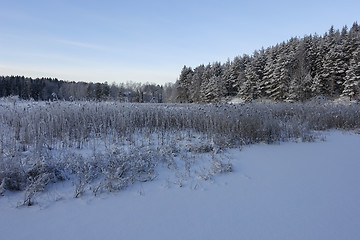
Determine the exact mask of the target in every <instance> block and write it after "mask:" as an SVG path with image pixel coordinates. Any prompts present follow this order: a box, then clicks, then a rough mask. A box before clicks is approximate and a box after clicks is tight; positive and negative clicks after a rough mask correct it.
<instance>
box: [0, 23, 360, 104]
mask: <svg viewBox="0 0 360 240" xmlns="http://www.w3.org/2000/svg"><path fill="white" fill-rule="evenodd" d="M359 95H360V27H359V25H358V24H357V23H356V22H355V23H354V24H353V25H352V27H351V28H350V29H348V27H346V26H345V27H343V28H342V29H341V30H338V29H334V27H331V28H330V29H329V31H328V32H326V33H325V34H324V35H323V36H319V35H317V34H315V35H309V36H305V37H303V38H297V37H294V38H291V39H290V40H288V41H286V42H282V43H280V44H277V45H276V46H271V47H268V48H266V49H264V48H262V49H260V50H256V51H254V53H253V55H246V54H244V55H243V56H236V57H235V58H234V59H233V60H232V61H231V60H230V59H229V60H228V61H227V62H226V63H221V62H214V63H212V64H211V63H209V64H207V65H204V64H201V65H199V66H197V67H195V68H192V67H188V66H184V67H183V68H182V70H181V73H180V76H179V78H178V79H177V81H176V83H175V84H172V83H169V84H165V85H164V86H161V85H157V84H139V83H126V84H123V83H122V84H111V85H109V84H108V83H107V82H105V83H86V82H68V81H63V80H58V79H56V78H36V79H32V78H28V77H24V76H0V97H8V96H19V97H20V98H21V99H25V100H28V99H33V100H36V101H39V100H46V101H47V100H96V101H104V100H112V101H121V102H154V103H162V102H181V103H214V102H220V101H228V100H231V99H232V98H240V99H242V100H243V101H245V102H251V101H253V100H272V101H301V102H303V101H307V100H310V99H313V98H316V97H321V98H325V99H330V100H332V99H336V98H339V97H346V98H348V99H350V100H359V97H360V96H359Z"/></svg>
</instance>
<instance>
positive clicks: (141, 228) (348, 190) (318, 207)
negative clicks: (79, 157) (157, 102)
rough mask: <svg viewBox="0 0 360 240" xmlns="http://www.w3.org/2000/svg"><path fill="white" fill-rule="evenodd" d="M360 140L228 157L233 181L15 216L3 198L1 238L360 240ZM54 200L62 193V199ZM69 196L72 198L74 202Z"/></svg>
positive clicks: (166, 181)
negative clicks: (231, 165) (231, 167)
mask: <svg viewBox="0 0 360 240" xmlns="http://www.w3.org/2000/svg"><path fill="white" fill-rule="evenodd" d="M359 146H360V135H359V134H354V133H341V132H338V131H333V132H328V133H326V141H319V142H315V143H281V144H279V145H264V144H257V145H253V146H248V147H245V148H243V149H242V151H240V150H238V149H233V150H229V151H227V153H226V155H227V156H228V157H229V159H230V160H231V162H232V164H233V170H234V172H232V173H226V174H220V175H217V176H215V177H214V178H212V180H208V181H202V180H198V179H193V180H192V181H187V182H185V183H184V185H183V187H178V186H177V185H176V184H174V182H173V180H174V179H172V178H171V176H169V175H166V173H165V172H160V173H159V177H158V178H157V179H156V180H154V181H153V182H149V183H138V184H134V185H133V186H132V187H129V188H128V189H126V190H124V191H122V192H119V193H110V194H102V195H100V196H99V197H94V196H92V195H90V194H89V195H85V196H83V197H81V198H79V199H74V198H71V197H66V195H65V197H60V196H63V195H61V194H56V192H59V193H60V192H61V193H62V194H64V193H66V191H69V192H70V191H71V190H69V189H70V188H71V187H70V186H69V184H70V183H61V184H58V185H56V186H55V187H54V188H55V191H52V193H49V194H48V195H46V194H45V193H44V196H43V197H44V198H46V197H47V198H48V199H49V201H48V204H39V205H35V206H32V207H15V206H16V204H14V199H18V198H19V194H21V193H17V194H13V195H6V196H5V197H1V198H0V213H1V215H0V236H1V239H6V240H12V239H16V240H20V239H26V240H28V239H277V240H278V239H307V240H311V239H327V240H331V239H334V240H335V239H336V240H338V239H354V240H355V239H360V204H359V199H360V187H359V183H360V174H359V172H360V157H359ZM54 192H55V193H54ZM69 196H72V195H71V194H70V193H69Z"/></svg>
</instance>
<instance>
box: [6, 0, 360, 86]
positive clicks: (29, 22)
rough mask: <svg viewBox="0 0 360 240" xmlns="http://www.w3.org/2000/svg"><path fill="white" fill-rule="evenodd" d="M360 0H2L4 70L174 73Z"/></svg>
mask: <svg viewBox="0 0 360 240" xmlns="http://www.w3.org/2000/svg"><path fill="white" fill-rule="evenodd" d="M359 9H360V1H358V0H357V1H355V0H352V1H350V0H343V1H332V0H330V1H329V0H328V1H322V0H321V1H314V0H313V1H309V0H303V1H280V0H274V1H256V0H251V1H246V0H245V1H243V0H238V1H235V0H223V1H214V0H206V1H205V0H198V1H195V0H192V1H189V0H183V1H169V0H167V1H165V0H152V1H144V0H137V1H122V0H118V1H116V0H103V1H98V0H96V1H95V0H86V1H85V0H32V1H28V0H0V75H24V76H28V77H34V78H35V77H54V78H55V77H56V78H58V79H63V80H69V81H86V82H105V81H107V82H108V83H113V82H115V83H121V82H123V83H125V82H128V81H133V82H142V83H145V82H151V83H158V84H164V83H166V82H175V81H176V79H177V78H178V76H179V74H180V71H181V69H182V67H183V66H184V65H187V66H191V67H196V66H198V65H200V64H208V63H212V62H215V61H221V62H225V61H226V60H227V59H228V58H229V59H230V60H232V59H233V58H234V57H235V56H238V55H243V54H249V55H251V54H252V53H253V52H254V50H258V49H260V48H261V47H264V48H267V47H269V46H272V45H276V44H277V43H280V42H282V41H286V40H288V39H290V38H291V37H296V36H298V37H303V36H305V35H309V34H315V33H317V34H319V35H323V34H324V33H325V32H327V31H328V30H329V28H330V27H331V25H333V26H334V27H335V29H341V28H342V27H343V26H345V25H347V26H348V27H349V28H350V27H351V26H352V24H353V23H354V22H355V21H357V22H359V20H360V19H359V17H360V14H359Z"/></svg>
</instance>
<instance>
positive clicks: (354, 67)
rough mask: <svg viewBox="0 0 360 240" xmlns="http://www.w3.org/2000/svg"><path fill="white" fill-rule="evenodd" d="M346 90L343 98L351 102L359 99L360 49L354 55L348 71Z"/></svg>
mask: <svg viewBox="0 0 360 240" xmlns="http://www.w3.org/2000/svg"><path fill="white" fill-rule="evenodd" d="M343 85H344V90H343V92H342V96H347V97H349V98H350V100H352V99H354V98H358V97H359V94H360V48H358V49H357V50H356V51H355V52H354V53H353V58H352V59H351V60H350V66H349V69H348V70H347V71H346V76H345V82H344V84H343Z"/></svg>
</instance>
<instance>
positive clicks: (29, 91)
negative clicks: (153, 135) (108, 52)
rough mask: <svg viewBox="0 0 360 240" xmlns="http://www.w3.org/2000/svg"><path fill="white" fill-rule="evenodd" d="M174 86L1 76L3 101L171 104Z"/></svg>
mask: <svg viewBox="0 0 360 240" xmlns="http://www.w3.org/2000/svg"><path fill="white" fill-rule="evenodd" d="M173 94H174V91H173V84H170V83H169V84H165V85H164V86H161V85H157V84H150V83H146V84H140V83H133V82H128V83H120V84H115V83H113V84H110V85H109V84H108V83H107V82H105V83H86V82H68V81H63V80H58V79H57V78H35V79H33V78H29V77H24V76H0V98H1V97H8V96H19V98H21V99H24V100H30V99H33V100H35V101H49V100H50V101H54V100H66V101H73V100H92V101H107V100H112V101H120V102H155V103H162V102H168V101H170V100H171V98H172V96H173Z"/></svg>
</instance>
